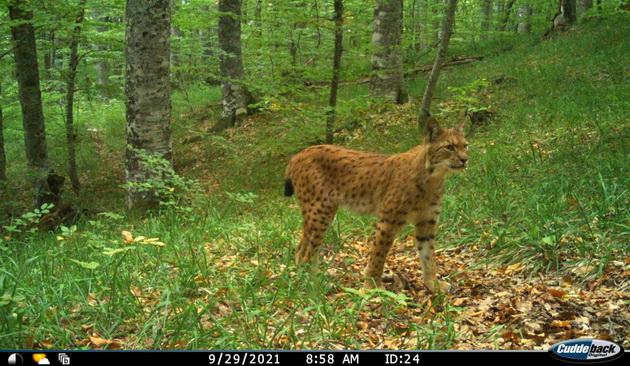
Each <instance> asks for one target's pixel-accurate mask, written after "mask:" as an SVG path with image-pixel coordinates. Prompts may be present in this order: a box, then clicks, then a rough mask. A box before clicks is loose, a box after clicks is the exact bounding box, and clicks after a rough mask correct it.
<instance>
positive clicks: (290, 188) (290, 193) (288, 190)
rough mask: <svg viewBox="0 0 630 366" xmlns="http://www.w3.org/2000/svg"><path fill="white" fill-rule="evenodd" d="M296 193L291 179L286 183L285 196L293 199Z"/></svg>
mask: <svg viewBox="0 0 630 366" xmlns="http://www.w3.org/2000/svg"><path fill="white" fill-rule="evenodd" d="M293 193H294V189H293V182H291V179H287V180H285V181H284V195H285V196H287V197H291V196H293Z"/></svg>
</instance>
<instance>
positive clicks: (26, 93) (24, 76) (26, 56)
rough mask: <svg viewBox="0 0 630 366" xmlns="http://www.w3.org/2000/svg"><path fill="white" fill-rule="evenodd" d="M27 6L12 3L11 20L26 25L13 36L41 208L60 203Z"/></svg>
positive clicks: (27, 142) (19, 26) (28, 151)
mask: <svg viewBox="0 0 630 366" xmlns="http://www.w3.org/2000/svg"><path fill="white" fill-rule="evenodd" d="M23 6H24V2H23V1H22V0H16V1H12V2H10V5H9V16H10V18H11V20H15V21H21V22H22V23H19V24H17V25H14V26H12V27H11V34H12V36H13V41H14V42H17V45H16V46H15V50H14V52H15V68H16V75H17V81H18V93H19V99H20V105H21V107H22V123H23V126H24V145H25V148H26V159H27V161H28V166H29V170H30V171H31V174H32V185H33V191H34V194H35V205H36V207H40V206H41V205H42V204H44V203H54V202H55V201H56V200H55V198H54V197H52V193H51V191H50V187H49V186H48V174H49V173H50V167H49V165H48V147H47V143H46V126H45V124H44V112H43V108H42V98H41V89H40V84H39V67H38V63H37V48H36V43H35V29H34V28H33V24H32V23H31V20H32V19H33V13H32V12H31V11H26V10H24V9H23Z"/></svg>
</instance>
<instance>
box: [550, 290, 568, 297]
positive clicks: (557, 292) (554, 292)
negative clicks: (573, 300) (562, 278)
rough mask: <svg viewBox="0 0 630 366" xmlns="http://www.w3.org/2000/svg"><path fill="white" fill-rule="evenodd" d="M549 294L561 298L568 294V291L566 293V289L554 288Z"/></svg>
mask: <svg viewBox="0 0 630 366" xmlns="http://www.w3.org/2000/svg"><path fill="white" fill-rule="evenodd" d="M549 294H550V295H551V296H553V297H557V298H559V299H561V298H563V297H565V296H567V293H566V292H564V291H562V290H554V289H552V290H549Z"/></svg>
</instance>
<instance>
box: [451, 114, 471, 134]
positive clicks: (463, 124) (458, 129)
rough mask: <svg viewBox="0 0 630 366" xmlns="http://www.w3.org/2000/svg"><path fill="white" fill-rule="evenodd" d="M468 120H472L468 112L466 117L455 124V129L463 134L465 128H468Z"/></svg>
mask: <svg viewBox="0 0 630 366" xmlns="http://www.w3.org/2000/svg"><path fill="white" fill-rule="evenodd" d="M468 120H470V115H469V114H466V116H465V117H464V119H463V120H462V121H461V122H460V123H459V124H458V125H457V126H455V130H457V131H458V132H459V133H461V134H462V135H463V134H464V128H466V124H467V123H468Z"/></svg>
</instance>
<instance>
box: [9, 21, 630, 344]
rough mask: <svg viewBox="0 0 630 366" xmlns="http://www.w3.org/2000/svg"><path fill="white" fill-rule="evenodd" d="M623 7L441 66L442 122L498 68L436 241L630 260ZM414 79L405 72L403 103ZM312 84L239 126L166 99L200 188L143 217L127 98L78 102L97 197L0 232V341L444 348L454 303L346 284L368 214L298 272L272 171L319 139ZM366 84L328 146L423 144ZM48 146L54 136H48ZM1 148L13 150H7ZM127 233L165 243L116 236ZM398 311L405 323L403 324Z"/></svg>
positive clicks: (499, 251)
mask: <svg viewBox="0 0 630 366" xmlns="http://www.w3.org/2000/svg"><path fill="white" fill-rule="evenodd" d="M627 21H628V18H627V16H619V17H618V18H613V19H612V20H607V21H606V22H605V23H604V22H601V23H588V24H586V25H584V26H583V27H580V28H578V29H576V30H575V31H574V32H573V33H571V34H569V35H565V36H559V37H558V38H556V39H554V40H551V41H547V42H542V43H537V44H532V41H531V39H527V40H528V42H527V43H523V44H527V46H518V45H519V44H521V42H522V41H523V40H522V39H520V38H515V39H514V42H515V43H516V45H517V46H516V47H515V50H514V51H511V52H506V53H502V54H500V55H497V56H492V57H487V58H486V59H484V60H483V61H480V62H477V63H475V64H472V65H468V66H460V67H457V68H451V69H448V70H447V71H445V72H444V73H443V75H442V78H441V80H440V84H439V85H440V87H439V90H438V91H437V97H436V101H435V104H434V105H435V106H436V110H438V109H440V110H441V111H442V114H443V118H442V120H443V121H444V123H445V124H447V125H452V124H454V123H455V122H456V120H457V119H458V117H457V116H456V114H457V111H455V110H453V109H452V108H451V107H450V106H451V105H452V103H453V100H454V99H453V98H454V95H453V93H451V92H450V91H449V90H448V89H447V86H465V85H470V84H472V83H473V82H474V81H475V80H478V79H482V78H485V79H488V80H493V79H494V78H497V77H505V80H506V82H505V83H503V84H499V85H490V86H488V87H485V88H482V89H480V90H479V91H478V92H477V93H476V94H475V95H474V97H475V98H476V100H477V101H478V102H479V103H481V104H483V105H484V106H488V107H489V108H490V109H491V110H493V111H496V116H495V120H494V122H493V123H492V124H490V125H488V126H481V127H478V128H476V129H475V131H474V134H473V135H472V136H471V137H470V138H469V140H470V144H471V147H470V163H471V165H470V168H469V169H468V170H467V171H466V172H465V173H463V174H461V175H458V176H454V177H452V178H451V179H450V180H449V182H448V193H447V195H446V197H445V201H444V208H443V210H442V211H443V217H442V218H441V227H440V232H439V239H438V240H439V245H440V246H453V247H458V246H462V247H464V248H467V247H472V246H478V247H480V248H482V250H479V251H478V254H477V260H478V262H479V263H485V264H489V265H503V264H510V263H518V262H525V263H527V266H528V268H529V269H530V270H531V272H532V273H535V272H553V271H559V272H561V273H562V272H566V271H570V270H571V269H574V268H585V273H581V277H580V279H581V280H586V279H588V278H591V277H594V276H599V275H601V273H602V271H603V269H604V268H605V267H606V265H607V263H609V262H610V261H613V260H619V259H621V258H626V257H628V255H629V254H630V253H629V252H630V245H629V240H628V237H629V235H630V226H628V223H629V219H630V212H629V211H628V207H630V202H629V195H628V189H629V188H628V187H630V174H629V172H628V164H627V161H628V159H629V158H630V152H629V150H628V146H630V123H628V121H629V120H630V102H629V101H630V87H628V85H629V84H628V80H629V79H630V60H629V59H628V58H627V57H625V56H627V55H628V54H630V44H628V42H624V40H627V39H628V38H630V29H628V27H624V26H623V25H625V24H627ZM523 42H524V41H523ZM580 55H584V56H580ZM423 86H424V80H422V79H418V80H412V81H410V85H409V90H410V92H411V93H412V97H414V99H415V100H417V99H418V98H419V96H420V95H421V93H422V90H423ZM310 90H313V89H309V90H306V91H303V92H301V94H303V95H296V96H294V97H295V98H289V97H284V98H281V97H274V98H272V99H270V100H268V101H267V104H266V105H267V107H268V110H266V111H264V112H262V113H261V114H260V115H257V116H254V117H252V118H251V119H250V120H249V122H248V123H247V124H246V125H245V126H243V127H241V128H239V129H235V130H229V131H227V132H225V133H223V134H221V135H217V136H207V137H206V138H204V139H203V140H201V141H198V142H196V143H190V144H185V145H184V144H181V145H178V144H177V140H180V141H181V140H183V139H185V138H186V137H188V136H190V135H195V134H197V133H198V132H200V131H203V128H204V127H207V124H208V123H210V122H209V121H211V117H210V116H211V115H212V114H211V112H208V111H207V110H204V107H206V106H207V105H208V104H212V103H214V102H216V101H217V100H218V97H219V95H218V93H217V89H216V88H213V89H203V88H196V89H194V90H190V91H189V92H188V94H184V93H178V94H177V95H176V96H174V98H173V100H174V105H175V109H174V114H173V115H174V119H175V121H174V123H173V126H174V130H175V131H174V135H175V136H176V144H175V145H176V146H175V150H176V153H175V155H176V168H177V169H178V172H179V174H180V175H183V176H186V177H190V178H195V179H198V181H199V187H198V188H199V189H200V190H201V191H202V192H203V193H200V192H199V191H197V190H191V191H189V192H187V193H186V192H185V193H184V194H185V195H187V198H188V199H189V200H191V201H190V202H191V203H192V204H191V205H189V206H179V207H171V208H169V209H167V210H164V212H161V213H159V214H155V215H153V216H149V217H147V218H134V217H128V216H127V215H126V214H124V213H123V212H121V211H120V210H119V207H122V202H123V190H122V188H121V187H120V184H122V176H121V170H122V149H121V148H120V146H122V144H121V141H123V140H124V129H123V127H122V126H123V125H124V105H123V104H122V103H120V102H116V101H112V102H110V104H108V105H101V104H98V103H95V104H94V105H89V106H87V105H86V106H85V108H84V109H83V110H84V112H83V113H85V115H84V117H86V116H87V117H88V118H84V119H83V120H87V121H90V122H89V123H88V122H85V123H86V126H85V127H87V128H92V129H94V131H95V132H83V133H82V136H81V137H82V143H81V145H80V151H81V155H80V159H81V160H80V161H81V164H82V166H83V167H84V168H83V172H84V173H83V174H84V176H83V178H84V181H85V182H86V184H87V187H88V189H87V191H88V192H92V193H85V196H84V197H82V200H83V202H91V203H90V204H86V206H88V207H94V205H98V206H99V207H102V208H104V211H106V212H101V213H95V212H94V213H91V214H88V215H86V216H84V217H82V218H81V219H80V220H79V221H78V222H77V223H76V224H75V226H74V227H72V226H70V225H68V226H70V227H66V229H65V231H62V230H61V229H60V230H58V231H57V232H54V233H51V232H45V233H40V232H36V233H24V232H14V233H5V234H4V235H3V237H2V238H1V240H0V348H3V349H7V348H33V347H35V348H49V347H50V348H55V349H64V348H71V349H76V348H90V347H93V346H95V340H98V339H102V340H105V341H106V343H107V342H109V345H106V346H102V345H101V346H99V348H101V347H105V348H107V347H110V348H119V347H122V348H125V349H126V348H132V349H145V348H151V349H153V348H158V349H164V348H181V349H201V348H213V349H243V348H248V349H296V348H310V349H347V348H349V349H357V348H369V347H370V344H371V343H370V342H372V343H378V342H379V341H383V340H387V339H399V338H401V337H406V338H408V339H409V342H408V343H406V344H407V347H410V348H414V349H448V348H450V347H451V346H452V345H453V344H454V342H455V340H456V337H457V328H456V327H455V326H454V325H455V324H456V323H458V321H459V318H458V317H459V313H458V309H457V308H455V307H451V306H450V305H449V303H448V301H447V299H445V298H440V297H438V298H436V299H434V301H433V303H432V304H433V305H428V304H426V303H423V304H416V303H413V300H410V299H409V298H406V297H405V295H404V294H399V293H391V292H378V291H377V292H375V293H368V294H364V293H361V292H359V291H357V290H358V289H359V286H360V268H359V269H358V270H357V269H355V268H354V267H353V265H354V264H355V259H353V258H355V257H359V256H360V255H361V253H360V252H359V251H358V249H357V248H356V247H355V246H354V245H353V243H354V242H355V241H356V240H363V241H367V240H368V238H369V237H370V235H372V234H373V229H372V227H371V223H372V221H373V219H371V218H369V217H363V216H357V215H354V214H351V213H348V212H346V211H343V210H342V211H340V213H339V214H338V217H337V219H336V220H335V222H334V224H333V227H332V228H331V230H329V232H328V234H327V237H326V243H327V245H326V249H325V255H327V256H328V257H327V258H341V259H340V260H342V263H343V264H344V265H345V267H344V266H339V265H338V264H337V263H326V262H322V263H321V264H320V266H319V273H318V274H310V273H308V272H307V271H305V270H304V269H303V268H298V267H296V266H295V265H294V261H293V249H294V247H295V244H296V242H297V238H298V235H299V229H300V225H301V219H300V217H299V210H298V208H297V206H296V204H295V201H294V200H293V199H287V198H285V197H282V195H281V193H282V184H283V179H282V177H283V174H284V166H285V164H286V162H287V161H288V159H289V158H290V156H291V155H292V154H294V153H296V152H297V151H299V150H301V149H303V148H305V147H307V146H309V145H311V144H313V143H318V142H321V141H322V138H323V136H324V133H323V132H324V123H323V119H322V115H321V111H322V107H321V106H322V105H324V104H325V98H326V97H325V94H326V91H325V89H324V90H320V91H319V92H317V91H315V90H313V91H312V93H313V94H312V95H311V94H309V93H311V91H310ZM365 94H366V86H365V85H352V86H348V87H346V88H345V89H344V90H342V91H341V93H340V96H341V100H340V107H339V121H338V124H339V125H344V124H347V125H348V126H351V128H348V129H346V130H344V131H343V132H341V134H340V135H339V136H338V141H339V143H340V144H343V145H345V146H348V147H353V148H359V149H363V150H372V151H382V152H400V151H404V150H406V149H408V148H410V147H412V146H414V145H415V144H417V143H418V142H419V140H420V136H419V135H418V132H417V127H416V125H415V113H416V107H417V106H416V105H408V106H401V107H393V106H385V105H378V104H370V103H368V101H367V99H366V98H365V97H362V96H361V95H365ZM296 98H297V99H296ZM300 98H301V99H300ZM54 140H55V138H53V141H54ZM53 146H56V147H55V149H62V148H61V146H62V144H61V142H60V140H59V141H57V142H53ZM17 151H18V148H17V146H11V149H10V150H9V152H10V156H13V155H15V154H17ZM55 154H59V155H63V154H62V152H59V151H57V152H55ZM60 161H63V159H60ZM23 170H24V167H19V166H18V167H14V168H12V170H11V171H10V177H12V178H13V179H16V178H17V177H19V176H21V175H22V176H23V174H24V172H23ZM99 195H101V198H99ZM102 195H106V196H107V197H108V199H107V200H106V201H104V200H103V199H102ZM86 200H87V201H86ZM3 225H4V226H8V225H10V223H8V222H7V223H5V224H3ZM123 231H126V232H129V233H130V234H131V235H132V238H133V239H136V240H137V238H138V237H141V236H144V237H145V238H159V241H160V242H163V243H165V244H166V245H165V246H157V245H154V244H155V243H154V242H151V241H147V240H146V239H140V240H137V241H136V242H131V240H129V237H128V236H127V238H126V237H125V235H128V234H125V235H123V233H122V232H123ZM125 238H126V239H125ZM340 253H344V254H343V255H341V254H340ZM347 253H349V254H351V255H354V256H355V257H352V256H351V255H347ZM470 265H471V266H473V265H478V263H471V264H470ZM431 306H433V307H440V308H441V309H442V310H441V311H440V312H437V314H436V313H432V312H431ZM404 314H412V315H413V316H415V317H416V318H417V319H418V321H415V322H409V323H406V324H404V325H401V324H399V323H400V322H401V321H402V320H404V319H408V318H407V317H405V316H406V315H405V316H404ZM428 319H430V321H428ZM364 326H366V327H367V329H366V328H364ZM90 337H92V338H90Z"/></svg>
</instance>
